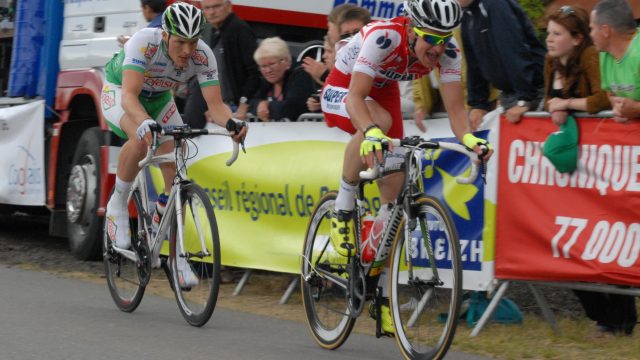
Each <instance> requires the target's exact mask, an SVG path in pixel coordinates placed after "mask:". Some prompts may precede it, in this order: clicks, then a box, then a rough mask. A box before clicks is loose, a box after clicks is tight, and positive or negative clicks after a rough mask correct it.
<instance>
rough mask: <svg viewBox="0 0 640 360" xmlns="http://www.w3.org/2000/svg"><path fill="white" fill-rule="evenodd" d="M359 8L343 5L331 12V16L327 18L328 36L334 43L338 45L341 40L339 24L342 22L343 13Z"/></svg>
mask: <svg viewBox="0 0 640 360" xmlns="http://www.w3.org/2000/svg"><path fill="white" fill-rule="evenodd" d="M356 8H358V6H357V5H354V4H351V3H346V4H342V5H338V6H336V7H334V8H333V10H331V12H330V13H329V15H328V16H327V35H328V36H329V39H330V40H331V42H332V43H334V44H335V43H337V42H338V41H339V40H340V34H341V32H340V26H339V22H340V21H341V16H342V13H343V12H345V11H347V10H352V9H356Z"/></svg>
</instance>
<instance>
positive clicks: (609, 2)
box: [576, 0, 640, 335]
mask: <svg viewBox="0 0 640 360" xmlns="http://www.w3.org/2000/svg"><path fill="white" fill-rule="evenodd" d="M590 27H591V38H592V39H593V42H594V45H595V47H596V49H597V50H599V51H600V76H601V79H602V88H603V89H604V90H605V91H606V92H607V93H608V95H609V100H610V102H611V105H612V106H613V114H614V119H615V120H616V121H618V122H626V121H628V120H629V119H633V118H638V117H640V39H639V38H638V30H637V29H636V25H635V21H634V19H633V12H632V10H631V6H630V5H629V3H628V2H627V1H626V0H601V1H600V2H598V3H597V4H596V5H595V7H594V8H593V11H591V17H590ZM576 294H577V295H578V297H579V298H580V301H581V303H582V304H583V306H584V308H585V311H586V313H587V316H588V317H589V318H591V319H592V320H594V321H596V322H597V325H598V330H599V332H601V333H625V334H627V335H631V334H632V333H633V328H634V327H635V325H636V322H637V319H638V316H637V313H636V304H635V297H633V296H630V295H617V294H605V293H591V292H576Z"/></svg>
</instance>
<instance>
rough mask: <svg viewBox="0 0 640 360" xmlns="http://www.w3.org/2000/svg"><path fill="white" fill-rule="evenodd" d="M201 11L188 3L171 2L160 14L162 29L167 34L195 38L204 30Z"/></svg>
mask: <svg viewBox="0 0 640 360" xmlns="http://www.w3.org/2000/svg"><path fill="white" fill-rule="evenodd" d="M204 21H205V19H204V16H203V15H202V11H200V9H198V8H197V7H195V6H193V5H191V4H188V3H183V2H179V3H173V4H172V5H171V6H169V7H168V8H166V9H165V10H164V13H163V14H162V29H163V30H164V31H166V32H167V33H169V35H176V36H180V37H182V38H185V39H195V38H197V37H199V36H200V35H201V34H202V31H203V30H204Z"/></svg>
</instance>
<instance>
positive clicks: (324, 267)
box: [301, 192, 356, 349]
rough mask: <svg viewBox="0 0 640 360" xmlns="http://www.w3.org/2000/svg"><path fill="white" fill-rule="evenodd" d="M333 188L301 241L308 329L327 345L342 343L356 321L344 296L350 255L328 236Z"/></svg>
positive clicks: (333, 200)
mask: <svg viewBox="0 0 640 360" xmlns="http://www.w3.org/2000/svg"><path fill="white" fill-rule="evenodd" d="M336 195H337V194H336V192H329V193H327V194H326V195H325V196H323V197H322V198H321V199H320V201H319V203H318V206H317V207H316V209H315V210H314V212H313V215H312V217H311V222H310V224H309V228H308V229H307V235H306V237H305V241H304V249H303V256H304V257H303V259H302V271H301V289H302V302H303V304H304V308H305V311H306V315H307V322H308V324H309V329H310V330H311V334H312V335H313V337H314V339H315V340H316V342H317V343H318V344H319V345H320V346H322V347H323V348H326V349H337V348H338V347H340V345H342V344H343V343H344V342H345V340H347V337H349V334H350V333H351V330H352V329H353V325H354V324H355V321H356V319H355V318H354V317H352V316H351V313H350V311H349V303H348V300H347V286H348V284H347V278H348V271H349V258H347V257H345V256H342V255H340V254H338V253H337V252H336V251H335V250H334V248H333V246H332V245H331V241H330V240H329V234H330V229H331V218H330V214H331V212H332V211H333V208H334V204H335V200H336Z"/></svg>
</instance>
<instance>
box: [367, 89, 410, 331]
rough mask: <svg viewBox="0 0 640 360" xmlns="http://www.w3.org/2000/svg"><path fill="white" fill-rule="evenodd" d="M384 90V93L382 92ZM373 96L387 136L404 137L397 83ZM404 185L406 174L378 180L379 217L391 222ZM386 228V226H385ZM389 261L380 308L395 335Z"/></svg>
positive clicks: (385, 328)
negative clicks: (386, 123) (384, 119)
mask: <svg viewBox="0 0 640 360" xmlns="http://www.w3.org/2000/svg"><path fill="white" fill-rule="evenodd" d="M380 90H382V91H380ZM371 96H372V97H373V98H374V99H376V101H377V102H378V103H379V104H380V106H381V107H382V108H383V109H385V110H386V111H387V113H388V114H389V118H390V120H389V128H387V129H385V128H382V129H383V131H384V132H385V134H387V135H388V136H389V137H391V138H394V139H401V138H403V137H404V128H403V123H402V120H403V119H402V111H401V107H400V92H399V88H398V84H397V83H391V84H389V85H388V86H386V87H384V88H383V89H374V90H373V91H372V92H371ZM403 183H404V174H403V173H395V174H391V175H388V176H385V177H384V178H382V179H379V180H378V189H379V190H380V203H381V208H383V207H387V209H388V211H386V212H384V214H379V216H385V217H386V218H387V219H385V221H388V220H389V217H390V216H391V214H392V212H393V210H392V207H388V204H390V203H393V202H394V201H395V199H396V197H397V196H398V194H399V192H400V190H401V188H402V185H403ZM385 226H386V225H385ZM389 271H390V269H389V261H387V262H386V264H385V266H384V268H383V269H382V272H381V274H380V277H379V279H378V286H380V287H381V290H382V292H381V296H382V305H381V308H380V317H381V328H382V331H383V332H384V333H387V334H393V333H394V328H393V323H392V320H391V312H390V309H389V280H388V273H389Z"/></svg>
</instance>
